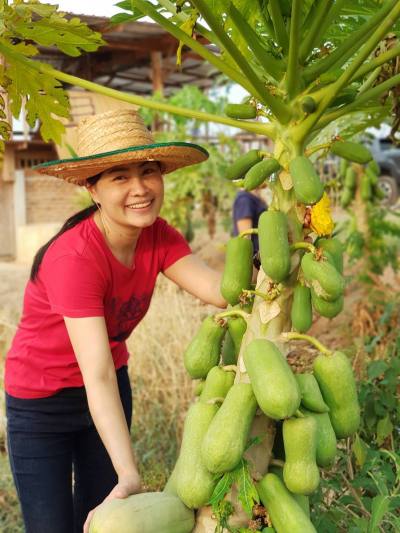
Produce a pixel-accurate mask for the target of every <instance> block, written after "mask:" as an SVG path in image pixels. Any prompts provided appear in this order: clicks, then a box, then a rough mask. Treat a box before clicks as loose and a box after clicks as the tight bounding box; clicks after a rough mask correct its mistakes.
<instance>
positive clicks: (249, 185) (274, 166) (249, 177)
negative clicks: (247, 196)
mask: <svg viewBox="0 0 400 533" xmlns="http://www.w3.org/2000/svg"><path fill="white" fill-rule="evenodd" d="M280 168H281V165H280V164H279V161H277V160H276V159H273V158H268V159H263V160H262V161H260V162H259V163H256V164H255V165H253V166H252V167H251V168H250V170H248V171H247V172H246V174H245V177H244V182H243V187H244V188H245V189H246V191H252V190H253V189H256V188H257V187H259V186H260V185H261V184H262V183H264V181H265V180H266V179H267V178H269V177H270V176H271V174H273V173H274V172H278V170H279V169H280Z"/></svg>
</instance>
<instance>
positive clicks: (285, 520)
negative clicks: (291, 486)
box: [256, 474, 317, 533]
mask: <svg viewBox="0 0 400 533" xmlns="http://www.w3.org/2000/svg"><path fill="white" fill-rule="evenodd" d="M256 489H257V492H258V494H259V496H260V499H261V501H262V503H263V505H264V506H265V507H266V508H267V509H268V514H269V516H270V518H271V522H272V525H273V526H274V528H275V529H276V532H277V533H317V530H316V529H315V527H314V526H313V525H312V523H311V521H310V519H309V518H308V516H306V514H305V513H304V511H303V509H302V508H301V507H300V505H299V504H298V503H297V502H296V500H295V499H294V498H293V496H292V494H290V492H289V491H288V489H287V488H286V487H285V485H284V483H283V482H282V481H281V480H280V479H279V477H278V476H277V475H276V474H266V475H265V476H264V477H263V478H262V479H261V481H260V482H259V483H257V485H256Z"/></svg>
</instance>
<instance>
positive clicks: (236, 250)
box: [221, 237, 253, 305]
mask: <svg viewBox="0 0 400 533" xmlns="http://www.w3.org/2000/svg"><path fill="white" fill-rule="evenodd" d="M252 276H253V243H252V242H251V240H250V239H246V238H245V237H233V238H232V239H229V241H228V243H227V245H226V256H225V266H224V272H223V274H222V279H221V294H222V296H223V297H224V298H225V300H226V301H227V302H229V303H230V304H231V305H235V304H237V303H239V298H240V295H241V294H242V290H243V289H250V284H251V279H252Z"/></svg>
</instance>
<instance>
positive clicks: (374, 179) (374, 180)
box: [365, 165, 378, 186]
mask: <svg viewBox="0 0 400 533" xmlns="http://www.w3.org/2000/svg"><path fill="white" fill-rule="evenodd" d="M365 175H366V176H367V177H368V179H369V182H370V184H371V186H374V185H376V184H377V183H378V175H377V174H375V172H374V171H373V170H372V168H370V167H368V165H367V168H366V169H365Z"/></svg>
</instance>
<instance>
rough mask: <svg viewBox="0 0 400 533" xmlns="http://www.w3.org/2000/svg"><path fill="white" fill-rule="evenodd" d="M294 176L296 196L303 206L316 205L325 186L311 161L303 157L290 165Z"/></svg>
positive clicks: (297, 158)
mask: <svg viewBox="0 0 400 533" xmlns="http://www.w3.org/2000/svg"><path fill="white" fill-rule="evenodd" d="M289 172H290V175H291V176H292V181H293V189H294V194H295V196H296V198H297V200H298V201H299V202H301V203H302V204H307V205H309V204H316V203H317V202H319V200H321V198H322V195H323V193H324V185H323V183H322V182H321V180H320V177H319V176H318V174H317V172H316V170H315V168H314V165H313V164H312V163H311V161H310V160H309V159H308V158H307V157H305V156H303V155H301V156H297V157H295V158H294V159H292V161H290V163H289Z"/></svg>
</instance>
